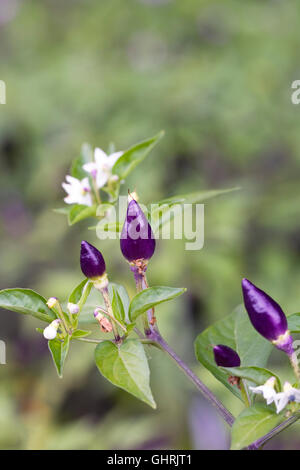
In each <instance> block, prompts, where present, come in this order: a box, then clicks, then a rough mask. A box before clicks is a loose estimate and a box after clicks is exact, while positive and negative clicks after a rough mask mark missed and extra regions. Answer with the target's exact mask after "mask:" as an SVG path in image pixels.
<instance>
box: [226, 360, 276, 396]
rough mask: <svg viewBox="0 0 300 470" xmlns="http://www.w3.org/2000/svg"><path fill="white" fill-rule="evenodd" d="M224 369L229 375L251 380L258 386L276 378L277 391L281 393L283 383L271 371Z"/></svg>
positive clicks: (258, 368) (262, 369)
mask: <svg viewBox="0 0 300 470" xmlns="http://www.w3.org/2000/svg"><path fill="white" fill-rule="evenodd" d="M222 369H223V370H224V371H225V372H226V373H227V374H228V375H232V376H234V377H240V378H241V379H245V380H249V381H251V382H254V383H255V384H257V385H263V384H264V383H266V381H267V380H268V379H270V378H271V377H275V378H276V384H275V387H276V390H277V392H280V390H281V383H280V379H279V377H277V375H276V374H274V373H273V372H271V371H270V370H268V369H264V368H263V367H251V366H250V367H223V368H222Z"/></svg>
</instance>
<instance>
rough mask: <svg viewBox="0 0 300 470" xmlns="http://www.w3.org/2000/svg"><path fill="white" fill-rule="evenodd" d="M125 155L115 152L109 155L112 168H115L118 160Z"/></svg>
mask: <svg viewBox="0 0 300 470" xmlns="http://www.w3.org/2000/svg"><path fill="white" fill-rule="evenodd" d="M122 155H123V152H115V153H112V154H111V155H109V163H110V166H111V168H112V167H113V166H114V164H115V163H116V161H117V160H119V158H120V157H121V156H122Z"/></svg>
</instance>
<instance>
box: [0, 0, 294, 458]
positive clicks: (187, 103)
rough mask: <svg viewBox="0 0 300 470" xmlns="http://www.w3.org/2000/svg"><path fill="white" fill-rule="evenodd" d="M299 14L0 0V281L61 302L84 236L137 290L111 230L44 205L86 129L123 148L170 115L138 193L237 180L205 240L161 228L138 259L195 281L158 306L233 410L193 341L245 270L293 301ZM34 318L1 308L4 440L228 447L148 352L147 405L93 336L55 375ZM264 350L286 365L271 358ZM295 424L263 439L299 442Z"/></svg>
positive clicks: (153, 273) (155, 195) (177, 282)
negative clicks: (119, 380)
mask: <svg viewBox="0 0 300 470" xmlns="http://www.w3.org/2000/svg"><path fill="white" fill-rule="evenodd" d="M299 14H300V4H299V3H298V2H296V1H290V2H286V1H284V0H264V1H261V0H257V1H255V0H243V2H241V1H240V0H228V1H227V2H224V1H221V0H220V1H214V0H202V1H200V0H189V1H182V0H169V1H168V0H126V1H124V0H102V1H96V0H64V1H61V0H43V1H41V0H27V1H25V0H23V1H22V0H1V2H0V54H1V62H0V63H1V67H0V79H1V80H4V81H5V82H6V86H7V104H6V105H1V106H0V194H1V199H0V216H1V220H0V230H1V240H0V244H1V245H0V253H1V263H0V279H1V282H0V287H1V288H6V287H16V286H18V287H31V288H33V289H35V290H37V291H38V292H40V293H41V294H42V295H44V296H45V297H49V296H53V295H54V296H57V297H59V298H60V299H62V300H63V299H64V298H65V297H66V295H67V294H68V292H69V290H70V289H71V288H72V287H73V286H74V285H76V283H77V282H78V281H80V280H81V279H82V274H81V272H80V268H79V259H78V258H79V245H80V241H81V240H82V239H87V240H88V241H90V242H91V243H94V244H96V245H97V246H98V247H99V248H100V249H101V251H102V252H103V254H104V256H105V259H106V260H107V266H108V272H109V275H110V278H111V279H112V280H114V281H115V282H119V283H123V284H125V285H126V287H127V289H128V290H129V292H130V293H131V294H133V293H134V282H133V279H132V277H131V275H130V273H129V272H128V266H127V264H126V262H125V260H124V259H123V258H122V257H121V255H120V252H119V247H118V241H107V242H101V246H100V242H99V241H98V240H97V238H96V235H95V234H94V232H91V231H89V230H88V226H89V225H90V223H89V221H87V222H84V223H80V224H78V225H76V226H74V227H71V228H70V227H68V226H67V221H66V219H65V217H63V216H61V215H59V214H56V213H54V212H53V210H52V209H53V208H55V207H61V205H62V198H63V197H64V192H63V190H62V188H61V182H62V181H63V179H64V176H65V174H66V173H67V172H68V169H69V166H70V163H71V161H72V159H73V158H74V157H76V156H77V155H78V153H79V151H80V147H81V144H82V142H85V141H88V142H90V143H91V144H92V145H93V146H99V147H101V148H104V149H107V148H108V146H109V144H110V142H114V143H115V145H116V148H117V150H121V149H125V148H127V147H129V146H130V145H132V144H134V143H136V142H137V141H139V140H142V139H144V138H147V137H149V136H152V135H154V134H155V133H157V132H158V131H159V130H161V129H165V131H166V136H165V138H164V139H163V141H162V142H161V143H160V144H159V145H158V146H157V147H156V148H155V150H154V151H153V152H152V153H151V155H150V156H149V157H148V158H147V160H146V161H145V162H144V164H143V165H141V166H140V167H138V168H137V169H136V170H135V171H134V172H133V173H132V174H131V175H130V181H129V183H128V184H129V187H131V188H136V189H137V191H138V192H139V194H140V196H141V201H142V202H145V203H148V202H151V201H156V200H158V199H161V198H163V197H167V196H170V195H173V194H178V193H182V192H191V191H196V190H201V189H210V188H227V187H232V186H240V187H241V188H242V189H241V190H240V191H239V192H234V193H232V194H228V195H225V196H222V197H219V198H217V199H215V200H212V201H209V202H208V203H207V204H206V205H205V245H204V249H203V250H201V251H197V252H195V251H185V249H184V243H183V242H182V241H160V242H159V243H158V250H157V253H156V256H155V257H154V258H153V259H152V261H151V269H150V268H149V271H148V272H149V274H148V278H149V282H150V284H152V285H172V286H186V287H187V288H188V293H187V294H185V295H184V296H183V297H182V298H181V299H180V300H177V301H174V302H172V303H170V304H169V305H166V306H161V307H160V309H159V312H160V313H159V317H160V324H161V330H162V331H163V333H164V334H165V336H166V337H167V339H168V340H169V342H170V343H171V344H173V345H174V346H175V349H176V351H177V352H178V353H179V354H181V355H182V356H183V357H184V358H185V359H186V361H187V362H188V363H190V364H191V365H192V367H194V368H195V371H197V372H198V373H199V375H200V377H201V378H202V379H203V380H204V381H205V383H206V384H208V385H210V386H211V387H212V388H213V390H214V391H215V393H216V394H217V395H218V397H219V398H221V399H222V400H224V402H225V403H226V405H227V406H228V407H229V408H230V410H231V411H232V412H234V413H238V412H239V410H240V409H241V405H240V403H239V402H238V400H237V399H235V398H234V397H232V396H231V395H230V393H229V392H228V391H227V390H225V388H224V387H223V386H222V385H221V384H219V383H217V381H216V380H215V379H214V378H213V377H212V376H211V375H210V374H209V373H208V372H206V371H205V370H204V369H203V367H202V366H200V365H197V364H196V360H195V359H194V354H193V340H194V339H195V337H196V335H197V334H198V333H199V332H200V331H201V330H202V329H204V328H205V327H207V326H208V325H209V324H210V323H212V322H213V321H214V320H216V319H219V318H222V316H223V315H227V314H229V313H230V312H231V311H232V310H233V309H234V308H235V307H236V306H237V305H238V304H239V303H240V302H241V289H240V280H241V278H242V277H244V276H246V277H248V278H250V279H251V280H252V281H253V282H255V283H256V284H258V285H259V286H260V287H262V288H263V289H265V290H266V291H267V292H269V293H270V294H271V295H273V296H274V297H275V298H276V300H277V301H278V302H279V303H280V304H281V305H282V306H283V307H284V309H285V311H286V312H287V313H294V312H296V311H299V308H300V300H299V285H300V270H299V259H300V219H299V203H300V192H299V176H300V137H299V113H300V108H298V107H297V106H296V105H293V104H292V103H291V83H292V82H293V81H294V80H296V79H299V78H300V64H299V21H298V18H299ZM123 190H124V191H125V192H126V190H127V188H123ZM36 326H38V325H37V323H36V322H35V321H33V320H31V319H30V318H24V317H22V316H20V315H18V314H15V313H11V312H7V311H1V315H0V339H2V340H5V341H6V344H7V365H5V366H0V374H1V375H0V377H1V379H0V410H1V411H0V448H2V449H13V448H18V449H59V448H66V449H122V448H123V449H124V448H125V449H126V448H128V449H146V448H150V449H169V448H170V449H172V448H178V449H192V448H195V449H202V448H225V447H226V446H228V434H227V429H226V427H225V426H224V425H223V423H222V422H221V421H220V419H219V418H218V417H217V416H216V414H215V412H214V410H213V409H211V408H210V407H209V406H208V405H207V404H206V403H205V402H204V401H203V400H202V399H201V397H199V395H198V394H197V392H196V390H194V389H193V386H192V385H190V384H189V383H187V381H186V379H185V377H183V376H181V373H180V372H179V371H178V370H177V369H176V366H175V365H173V364H171V363H170V362H169V359H168V358H165V357H162V355H161V354H160V353H158V352H157V351H154V350H152V349H151V350H148V356H149V359H150V367H151V370H152V379H151V384H152V388H153V392H154V397H155V399H156V401H157V404H158V410H157V411H153V410H151V409H150V408H147V406H146V405H144V404H143V403H140V402H138V401H137V400H136V399H134V398H133V397H131V396H130V395H128V394H126V393H125V392H122V391H121V390H119V389H116V388H114V387H113V386H111V385H110V384H109V383H108V382H107V381H105V380H104V379H103V378H102V377H101V376H100V374H99V373H98V372H97V370H96V367H95V366H94V364H93V346H92V345H81V344H80V343H78V344H72V349H71V352H70V355H69V357H68V360H67V363H66V368H65V376H64V379H63V380H60V379H58V378H57V376H56V373H55V370H54V366H53V364H52V361H51V358H50V357H49V354H48V351H47V346H46V344H45V341H44V340H43V338H41V336H40V335H39V334H38V333H37V332H36V331H35V327H36ZM272 362H273V364H272V367H273V369H275V370H277V371H279V372H280V373H282V374H283V377H284V378H289V372H288V370H285V367H286V360H285V358H284V356H283V355H282V354H280V353H278V354H275V355H274V356H272ZM299 429H300V428H299V427H297V425H296V426H294V428H293V431H291V432H287V433H285V434H284V435H282V436H279V437H278V438H277V439H276V440H275V441H273V442H272V444H270V445H269V447H271V448H277V449H278V448H297V447H299V446H300V437H299V434H298V430H299Z"/></svg>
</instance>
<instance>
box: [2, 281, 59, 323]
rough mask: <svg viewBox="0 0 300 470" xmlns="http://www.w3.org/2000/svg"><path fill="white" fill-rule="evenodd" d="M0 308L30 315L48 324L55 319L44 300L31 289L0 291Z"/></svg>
mask: <svg viewBox="0 0 300 470" xmlns="http://www.w3.org/2000/svg"><path fill="white" fill-rule="evenodd" d="M0 308H5V309H6V310H11V311H13V312H17V313H23V314H25V315H32V316H33V317H35V318H38V319H39V320H43V321H46V322H48V323H50V322H51V321H52V320H54V319H55V318H56V316H55V314H54V313H53V312H52V311H51V310H50V309H49V308H48V307H47V303H46V299H44V297H42V296H41V295H39V294H38V293H37V292H34V291H33V290H31V289H19V288H17V289H4V290H2V291H0Z"/></svg>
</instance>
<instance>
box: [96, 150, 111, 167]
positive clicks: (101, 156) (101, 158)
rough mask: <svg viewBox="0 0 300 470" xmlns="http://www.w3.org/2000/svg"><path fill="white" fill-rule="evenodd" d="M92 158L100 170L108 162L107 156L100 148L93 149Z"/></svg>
mask: <svg viewBox="0 0 300 470" xmlns="http://www.w3.org/2000/svg"><path fill="white" fill-rule="evenodd" d="M94 158H95V161H96V163H97V165H98V166H99V167H100V168H101V167H102V165H105V164H107V161H108V155H107V154H106V153H105V152H104V151H103V150H102V149H100V148H98V147H97V148H95V152H94Z"/></svg>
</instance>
